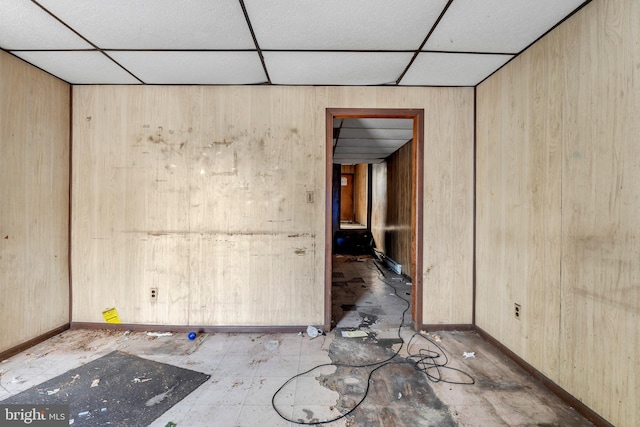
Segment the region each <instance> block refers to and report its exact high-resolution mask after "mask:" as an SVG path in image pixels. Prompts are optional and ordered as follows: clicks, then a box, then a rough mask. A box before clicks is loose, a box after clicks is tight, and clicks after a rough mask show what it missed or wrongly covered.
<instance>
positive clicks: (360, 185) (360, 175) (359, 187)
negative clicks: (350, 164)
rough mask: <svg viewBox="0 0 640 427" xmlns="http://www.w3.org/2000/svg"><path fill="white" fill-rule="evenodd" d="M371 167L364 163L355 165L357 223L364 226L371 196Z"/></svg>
mask: <svg viewBox="0 0 640 427" xmlns="http://www.w3.org/2000/svg"><path fill="white" fill-rule="evenodd" d="M368 170H369V165H367V164H365V163H362V164H358V165H355V174H354V185H355V193H356V196H355V208H356V222H357V223H358V224H362V225H367V226H368V225H369V224H367V208H368V200H367V199H368V196H369V193H368V191H369V173H368Z"/></svg>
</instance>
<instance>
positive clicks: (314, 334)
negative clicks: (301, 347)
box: [307, 325, 322, 338]
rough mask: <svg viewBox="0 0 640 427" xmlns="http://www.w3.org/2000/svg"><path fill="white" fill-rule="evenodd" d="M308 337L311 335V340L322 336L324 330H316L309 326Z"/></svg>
mask: <svg viewBox="0 0 640 427" xmlns="http://www.w3.org/2000/svg"><path fill="white" fill-rule="evenodd" d="M307 335H309V338H315V337H317V336H319V335H322V330H320V329H318V328H316V327H315V326H311V325H309V326H307Z"/></svg>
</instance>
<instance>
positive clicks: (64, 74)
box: [13, 51, 139, 84]
mask: <svg viewBox="0 0 640 427" xmlns="http://www.w3.org/2000/svg"><path fill="white" fill-rule="evenodd" d="M13 54H14V55H16V56H18V57H20V58H22V59H24V60H25V61H27V62H29V63H31V64H33V65H35V66H36V67H40V68H42V69H44V70H47V71H48V72H49V73H51V74H53V75H54V76H56V77H59V78H61V79H62V80H64V81H66V82H68V83H72V84H94V83H95V84H101V83H109V84H137V83H139V82H138V80H136V79H135V78H134V77H132V76H131V75H130V74H129V73H127V72H126V71H125V70H123V69H122V68H120V67H119V66H118V65H117V64H115V63H114V62H113V61H111V60H110V59H109V58H107V57H106V56H104V55H103V54H102V53H100V52H73V51H66V52H56V51H47V52H13Z"/></svg>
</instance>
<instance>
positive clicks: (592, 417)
mask: <svg viewBox="0 0 640 427" xmlns="http://www.w3.org/2000/svg"><path fill="white" fill-rule="evenodd" d="M475 330H476V332H477V333H478V334H479V335H480V336H481V337H482V338H484V339H485V340H486V341H487V342H489V343H490V344H491V345H493V346H494V347H495V348H497V349H498V350H500V351H501V352H502V353H503V354H504V355H505V356H507V357H508V358H509V359H511V360H513V362H514V363H516V364H517V365H518V366H520V367H521V368H522V369H524V370H525V371H526V372H527V373H528V374H529V375H531V376H532V377H533V378H535V379H536V380H538V381H540V382H541V383H542V384H543V385H544V386H545V387H546V388H548V389H549V390H551V392H552V393H553V394H555V395H556V396H558V397H559V398H560V399H562V401H564V403H566V404H567V405H569V406H571V407H572V408H573V409H575V410H576V412H578V413H579V414H580V415H582V416H583V417H585V418H586V419H587V420H589V421H590V422H592V423H593V424H594V425H596V426H598V427H614V425H613V424H611V423H610V422H609V421H607V420H605V419H604V418H602V416H600V415H599V414H598V413H597V412H595V411H594V410H593V409H591V408H589V407H588V406H587V405H585V404H584V403H582V402H581V401H579V400H578V399H576V398H575V397H574V396H573V395H571V394H570V393H569V392H568V391H566V390H565V389H563V388H562V387H560V386H559V385H558V384H556V383H555V382H553V381H552V380H551V379H549V378H548V377H547V376H546V375H544V374H543V373H542V372H540V371H538V370H537V369H536V368H534V367H533V366H531V365H530V364H529V363H527V362H526V361H525V360H524V359H522V358H521V357H520V356H518V355H517V354H515V353H514V352H513V351H511V350H510V349H509V348H507V347H506V346H505V345H504V344H502V343H501V342H499V341H498V340H497V339H495V338H494V337H492V336H491V335H489V334H488V333H487V332H486V331H484V330H483V329H482V328H480V327H478V326H475Z"/></svg>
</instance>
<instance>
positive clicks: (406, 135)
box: [340, 128, 413, 141]
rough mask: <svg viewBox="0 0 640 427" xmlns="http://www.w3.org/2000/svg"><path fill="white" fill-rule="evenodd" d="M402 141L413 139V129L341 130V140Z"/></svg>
mask: <svg viewBox="0 0 640 427" xmlns="http://www.w3.org/2000/svg"><path fill="white" fill-rule="evenodd" d="M378 138H383V139H401V140H405V141H407V140H409V139H411V138H413V128H411V129H385V128H372V129H364V128H363V129H353V128H341V129H340V139H378Z"/></svg>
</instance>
